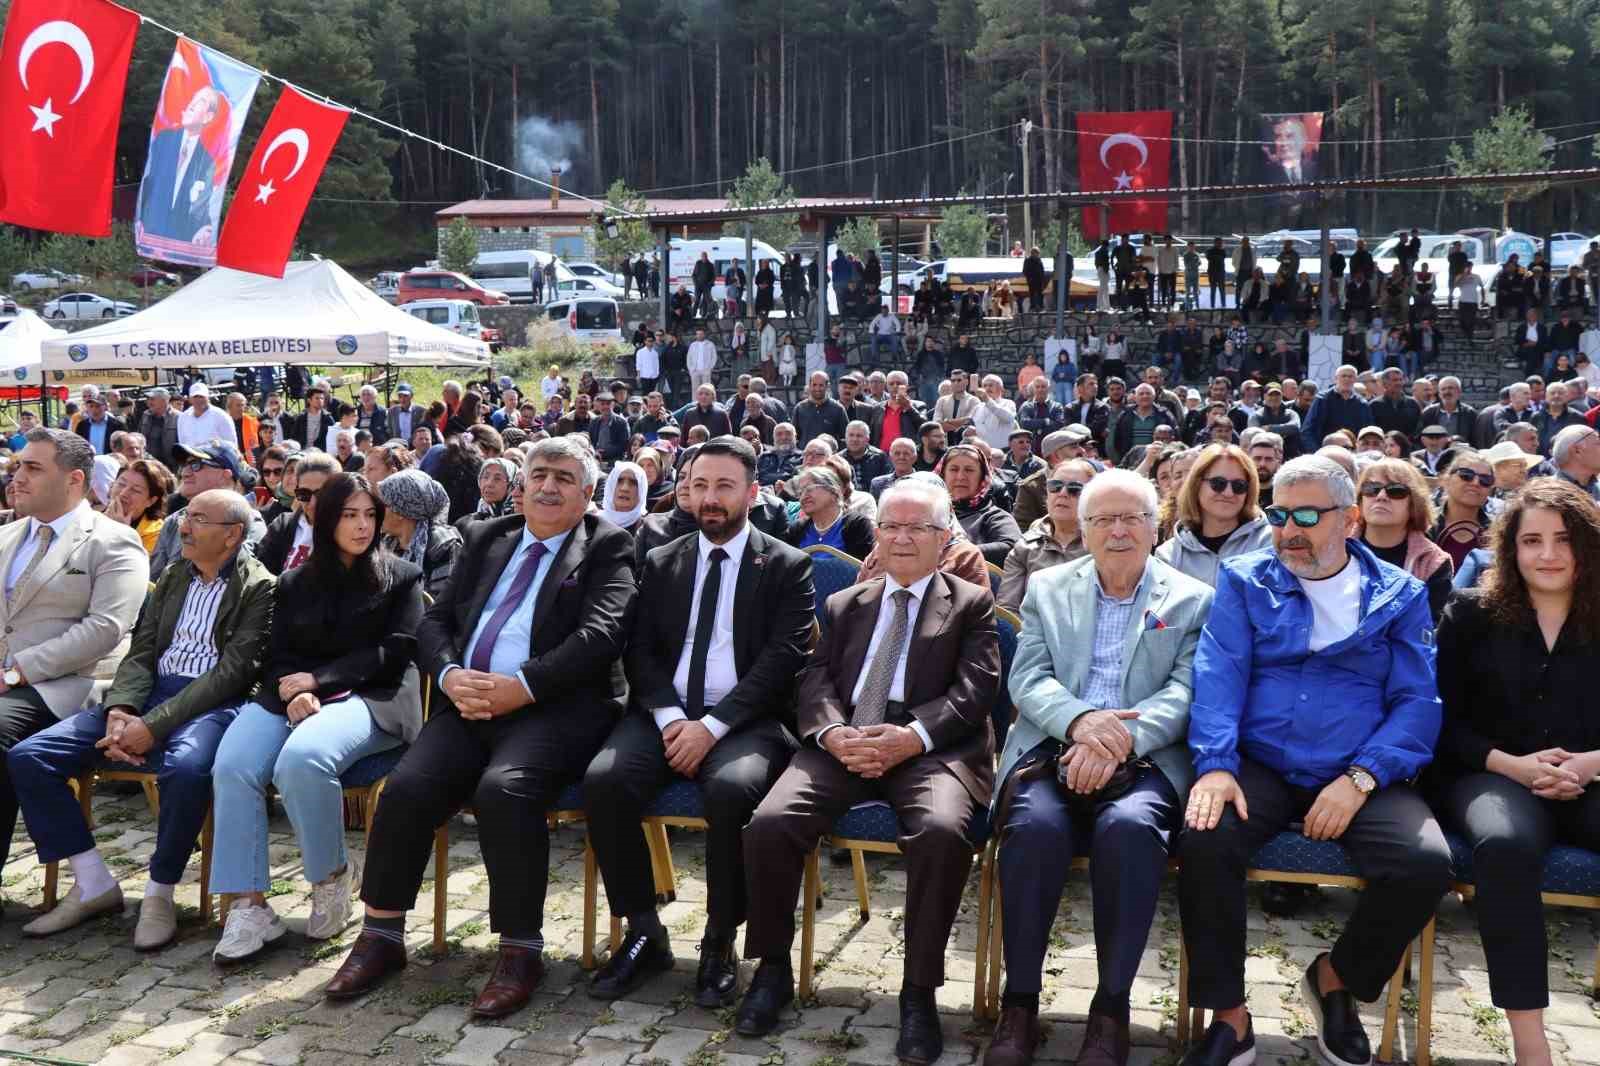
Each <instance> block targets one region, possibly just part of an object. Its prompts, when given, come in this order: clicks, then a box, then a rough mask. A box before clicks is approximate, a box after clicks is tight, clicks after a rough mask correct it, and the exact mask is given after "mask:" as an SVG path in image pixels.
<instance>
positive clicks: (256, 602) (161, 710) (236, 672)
mask: <svg viewBox="0 0 1600 1066" xmlns="http://www.w3.org/2000/svg"><path fill="white" fill-rule="evenodd" d="M193 574H194V571H193V569H192V568H191V567H190V566H189V565H188V564H187V562H185V561H183V560H179V562H178V563H177V564H176V565H173V566H169V567H167V569H166V570H165V572H163V573H162V575H161V579H160V580H159V581H157V582H156V585H155V588H154V589H152V590H151V592H150V595H149V596H148V597H147V598H146V599H145V604H144V610H143V611H141V612H140V614H139V622H138V625H137V626H136V627H135V628H134V631H133V643H132V645H131V646H130V647H129V648H128V654H127V656H126V657H125V658H124V659H123V660H122V665H120V666H118V667H117V676H116V679H115V680H113V681H112V682H111V690H110V691H109V692H107V693H106V697H105V703H104V705H105V706H106V707H120V706H127V707H132V708H134V710H135V712H138V711H139V710H142V709H143V707H144V704H145V701H146V700H147V699H149V698H150V693H151V691H152V690H153V689H154V688H155V680H156V672H157V663H158V662H160V659H161V656H162V654H163V653H164V652H165V651H166V649H167V646H168V645H170V644H171V643H172V632H173V630H174V629H176V628H177V625H178V616H179V615H180V614H182V613H183V601H184V598H185V597H186V596H187V595H188V594H189V584H190V582H191V581H192V580H193ZM276 581H277V579H276V578H274V577H273V576H272V574H271V572H269V571H268V570H267V568H266V567H264V566H262V565H261V564H260V563H259V562H257V561H256V558H255V556H253V555H251V554H250V553H249V552H243V551H242V552H240V553H238V555H236V556H235V557H234V561H233V572H232V573H231V574H230V575H229V576H228V588H227V590H226V591H225V592H224V593H223V594H222V604H221V606H219V607H218V608H217V623H216V630H215V636H216V642H217V648H218V649H219V650H220V651H221V658H219V659H218V660H217V665H216V666H214V667H212V668H211V669H210V670H208V671H207V672H206V673H205V674H204V675H203V676H201V677H198V678H196V679H195V680H194V681H192V682H190V684H189V685H188V687H186V688H185V689H184V690H183V691H182V692H180V693H178V694H177V695H176V696H174V697H172V698H171V699H170V700H167V701H166V702H165V703H162V704H160V705H159V706H156V707H153V708H151V709H150V711H148V712H147V713H145V714H144V715H143V719H144V724H145V727H146V728H148V729H149V730H150V733H151V735H152V736H154V737H155V738H156V739H157V740H162V739H164V738H165V737H166V736H167V735H168V734H169V733H171V732H172V731H173V730H174V729H176V728H178V727H179V726H180V725H182V724H183V723H185V722H187V721H189V720H190V719H191V718H194V717H195V716H197V715H200V714H204V713H205V712H206V711H209V710H211V709H212V708H214V707H223V706H226V705H227V704H230V703H234V702H236V701H239V700H242V699H244V698H245V697H246V696H248V695H249V694H250V692H251V691H252V690H253V689H254V688H255V685H256V682H257V681H258V680H260V677H261V659H262V656H263V654H264V653H265V652H266V647H267V638H268V637H269V636H270V634H271V632H272V601H273V586H274V585H275V584H276Z"/></svg>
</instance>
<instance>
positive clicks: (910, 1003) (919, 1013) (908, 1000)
mask: <svg viewBox="0 0 1600 1066" xmlns="http://www.w3.org/2000/svg"><path fill="white" fill-rule="evenodd" d="M894 1053H895V1055H896V1057H898V1058H899V1059H900V1061H902V1062H909V1063H912V1064H913V1066H927V1064H928V1063H930V1062H933V1061H934V1060H935V1059H937V1058H938V1057H939V1056H940V1055H943V1054H944V1031H943V1030H941V1029H940V1028H939V1008H938V1005H937V1004H935V1003H934V1000H933V989H931V988H918V989H910V988H904V989H901V990H900V1039H899V1040H896V1041H895V1044H894Z"/></svg>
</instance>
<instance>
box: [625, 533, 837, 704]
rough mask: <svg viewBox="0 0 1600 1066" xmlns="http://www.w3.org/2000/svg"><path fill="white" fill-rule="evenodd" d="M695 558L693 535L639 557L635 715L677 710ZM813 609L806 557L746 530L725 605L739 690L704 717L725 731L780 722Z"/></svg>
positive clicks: (631, 660) (631, 651) (633, 652)
mask: <svg viewBox="0 0 1600 1066" xmlns="http://www.w3.org/2000/svg"><path fill="white" fill-rule="evenodd" d="M699 553H700V538H699V535H698V534H689V535H687V536H682V537H679V538H678V539H677V540H674V541H672V542H670V543H668V544H664V545H662V546H661V547H659V548H656V549H655V550H654V551H652V552H650V553H649V554H648V555H646V556H645V561H644V570H643V572H641V573H640V575H639V592H640V595H639V611H638V615H637V617H636V618H635V620H634V627H633V638H632V641H631V642H630V644H629V646H628V682H629V685H630V686H631V688H632V692H633V705H634V706H635V707H636V708H637V709H638V710H639V711H640V712H641V713H646V714H647V713H649V712H650V711H651V710H653V709H655V708H659V707H676V706H678V705H679V704H681V703H682V701H681V700H679V699H678V693H677V690H676V689H675V688H674V687H673V684H672V675H673V674H674V673H675V672H676V671H677V669H678V657H679V655H681V654H682V652H683V647H684V645H685V643H687V642H688V640H689V639H690V633H689V611H690V604H691V602H692V601H693V598H694V578H695V570H696V568H697V567H698V566H699V564H700V554H699ZM815 610H816V587H815V585H814V584H813V583H812V579H811V556H809V555H807V554H806V553H805V552H802V551H799V550H797V549H795V548H791V547H789V546H788V545H787V544H785V543H783V542H782V541H780V540H777V539H776V538H774V537H769V536H767V534H765V533H763V532H761V531H760V530H759V529H756V528H754V527H752V528H751V530H750V538H749V540H747V541H746V542H745V550H744V558H743V559H742V560H741V562H740V564H739V581H738V586H737V587H736V588H735V590H734V599H733V633H734V640H733V659H734V668H735V670H736V671H737V672H738V675H739V683H738V684H737V685H735V686H734V687H733V689H732V690H731V691H729V693H728V694H727V695H726V696H724V697H722V699H721V700H720V701H718V703H717V705H716V706H715V707H708V708H706V713H707V714H708V715H710V716H711V717H713V718H715V719H717V721H719V722H721V723H723V724H724V725H726V726H728V727H729V728H730V729H737V728H739V727H740V726H742V725H746V724H748V723H750V722H754V721H757V720H759V719H762V718H769V717H770V718H779V719H787V718H788V716H789V712H790V709H791V702H792V695H793V688H794V680H795V676H796V675H797V674H798V673H799V672H800V668H801V666H803V665H804V664H805V660H806V650H807V648H808V646H809V644H810V640H811V623H812V620H813V617H814V612H815Z"/></svg>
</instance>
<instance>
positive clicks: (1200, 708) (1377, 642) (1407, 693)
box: [1007, 455, 1450, 1066]
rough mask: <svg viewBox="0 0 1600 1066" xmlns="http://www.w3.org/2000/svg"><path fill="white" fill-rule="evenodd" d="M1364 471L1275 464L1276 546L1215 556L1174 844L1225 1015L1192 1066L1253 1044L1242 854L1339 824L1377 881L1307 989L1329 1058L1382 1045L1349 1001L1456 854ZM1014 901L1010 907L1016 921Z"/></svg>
mask: <svg viewBox="0 0 1600 1066" xmlns="http://www.w3.org/2000/svg"><path fill="white" fill-rule="evenodd" d="M1355 504H1356V492H1355V486H1354V484H1353V483H1352V482H1351V479H1350V476H1349V474H1348V473H1346V471H1345V469H1344V468H1343V467H1342V466H1340V465H1339V464H1338V463H1336V462H1334V461H1333V460H1331V459H1328V458H1326V457H1324V456H1315V455H1313V456H1304V457H1302V458H1299V459H1295V460H1293V461H1291V462H1289V463H1286V464H1284V466H1283V468H1282V469H1280V470H1279V471H1278V474H1277V477H1275V478H1274V479H1273V505H1272V506H1271V507H1269V508H1267V511H1266V515H1267V521H1268V522H1269V523H1270V524H1271V525H1272V527H1273V549H1272V550H1270V551H1269V550H1265V549H1263V550H1262V551H1259V552H1254V553H1251V554H1249V555H1245V556H1242V557H1240V558H1238V559H1231V560H1228V561H1227V562H1225V563H1223V565H1222V566H1221V568H1220V569H1219V570H1218V573H1217V586H1216V589H1217V591H1216V599H1215V601H1214V603H1213V612H1212V616H1211V617H1212V618H1213V619H1214V620H1215V621H1216V624H1215V625H1212V624H1210V623H1207V625H1206V627H1205V630H1204V632H1203V633H1202V634H1201V637H1200V647H1199V650H1198V652H1197V653H1196V655H1195V661H1194V703H1193V706H1192V707H1191V709H1190V714H1189V748H1190V751H1191V753H1192V755H1193V757H1194V770H1195V773H1196V774H1197V775H1198V778H1197V780H1196V781H1195V784H1194V787H1193V789H1191V791H1190V793H1189V801H1188V805H1187V808H1186V812H1185V822H1186V824H1187V826H1188V831H1187V832H1186V833H1185V834H1184V836H1183V839H1182V843H1181V846H1180V849H1179V852H1180V856H1181V859H1182V872H1181V874H1180V876H1179V903H1180V906H1181V908H1182V915H1183V935H1184V939H1185V941H1186V943H1187V945H1188V949H1189V960H1190V969H1189V998H1190V1000H1191V1001H1192V1002H1193V1004H1194V1005H1195V1006H1197V1007H1203V1008H1207V1009H1210V1010H1212V1011H1215V1012H1216V1020H1215V1021H1214V1022H1213V1024H1212V1025H1211V1028H1210V1029H1209V1030H1207V1032H1206V1035H1205V1038H1204V1040H1203V1041H1202V1042H1201V1043H1200V1044H1198V1045H1197V1046H1196V1047H1195V1048H1194V1049H1193V1050H1191V1051H1190V1052H1189V1053H1188V1055H1186V1056H1185V1058H1184V1064H1185V1066H1228V1064H1230V1063H1235V1062H1241V1061H1246V1060H1247V1057H1250V1056H1252V1055H1253V1053H1254V1050H1255V1033H1254V1030H1253V1027H1252V1025H1251V1021H1250V1013H1249V1010H1248V1008H1247V1006H1246V1004H1245V990H1244V970H1245V905H1246V904H1245V870H1246V868H1247V867H1248V866H1249V864H1250V859H1251V856H1253V855H1254V854H1255V852H1256V851H1257V850H1258V849H1259V848H1260V847H1261V846H1262V845H1263V844H1265V843H1266V842H1267V841H1269V840H1271V839H1272V837H1273V836H1275V835H1276V834H1277V833H1279V832H1280V831H1282V830H1284V829H1286V828H1288V827H1289V826H1291V825H1292V824H1299V825H1300V826H1301V828H1300V829H1299V832H1301V833H1302V834H1303V835H1304V836H1305V837H1306V838H1307V839H1308V840H1313V841H1326V840H1337V841H1338V842H1339V843H1341V844H1342V845H1343V846H1344V847H1345V848H1346V849H1347V850H1348V852H1349V853H1350V857H1351V860H1352V861H1353V862H1354V863H1355V865H1356V868H1357V869H1358V870H1360V872H1361V875H1362V877H1364V878H1365V879H1366V882H1367V885H1366V888H1365V889H1363V890H1362V892H1361V894H1360V897H1359V899H1358V902H1357V903H1356V908H1355V912H1354V913H1353V914H1352V915H1351V916H1350V920H1349V921H1348V922H1347V923H1345V928H1344V930H1343V932H1342V933H1341V934H1340V936H1339V938H1338V940H1337V941H1336V942H1335V943H1334V945H1333V950H1332V951H1331V952H1329V953H1323V954H1320V955H1318V956H1317V958H1316V959H1315V960H1314V961H1313V962H1312V963H1311V965H1310V966H1309V967H1307V969H1306V971H1305V975H1304V978H1303V979H1302V982H1301V989H1300V996H1301V999H1302V1001H1303V1002H1304V1004H1305V1006H1306V1008H1307V1009H1308V1011H1309V1012H1310V1014H1311V1016H1312V1017H1313V1019H1315V1023H1316V1029H1317V1046H1318V1049H1319V1050H1320V1051H1321V1054H1322V1057H1323V1059H1324V1060H1325V1061H1326V1062H1328V1063H1329V1064H1330V1066H1366V1064H1367V1063H1369V1062H1371V1061H1372V1052H1371V1047H1370V1045H1369V1043H1368V1039H1367V1033H1366V1031H1365V1030H1364V1029H1363V1028H1362V1025H1361V1016H1360V1014H1359V1012H1358V1008H1357V1001H1358V1000H1360V1001H1363V1002H1371V1001H1373V1000H1375V999H1377V998H1378V996H1379V994H1380V993H1381V992H1382V991H1383V986H1384V984H1385V983H1386V982H1387V981H1388V979H1389V976H1390V975H1391V974H1393V973H1394V971H1395V967H1396V965H1397V964H1398V963H1399V961H1400V957H1401V955H1402V953H1404V952H1405V951H1406V950H1408V947H1409V945H1410V943H1411V940H1412V938H1414V937H1415V936H1416V935H1417V934H1418V933H1420V932H1421V931H1422V928H1423V926H1425V925H1426V924H1427V923H1428V921H1429V919H1430V918H1432V917H1433V912H1434V909H1435V907H1437V906H1438V903H1439V897H1440V896H1442V895H1443V894H1444V890H1445V887H1446V885H1447V884H1448V883H1449V879H1450V851H1449V848H1448V846H1447V845H1446V844H1445V840H1444V834H1443V832H1442V831H1441V830H1440V828H1439V823H1438V821H1437V819H1436V818H1435V817H1434V815H1433V813H1432V812H1431V811H1430V810H1429V809H1428V805H1427V803H1425V802H1424V801H1423V799H1422V798H1421V796H1419V795H1418V794H1417V792H1416V791H1415V790H1414V789H1413V788H1412V786H1411V785H1410V784H1409V783H1408V782H1409V781H1410V780H1411V779H1412V778H1413V777H1415V776H1416V774H1417V773H1418V771H1420V770H1421V769H1422V768H1423V767H1424V766H1426V765H1427V764H1428V763H1429V762H1431V761H1432V759H1433V750H1434V745H1435V743H1436V742H1437V741H1438V737H1439V726H1440V705H1439V692H1438V686H1437V684H1436V681H1435V662H1434V656H1435V648H1434V633H1433V619H1432V616H1431V615H1430V613H1429V609H1428V596H1427V591H1426V590H1425V588H1424V587H1423V584H1422V582H1420V581H1418V580H1417V579H1416V578H1414V577H1411V576H1410V575H1409V574H1407V573H1406V572H1405V571H1403V570H1400V569H1399V568H1397V567H1393V566H1390V565H1389V564H1388V563H1385V562H1382V561H1381V560H1379V559H1378V557H1377V556H1376V555H1374V554H1373V553H1372V551H1371V549H1369V548H1368V547H1366V546H1365V545H1364V544H1362V542H1361V541H1360V540H1359V539H1357V538H1356V537H1355V536H1354V531H1355V529H1356V520H1357V518H1358V516H1359V514H1360V512H1359V511H1358V510H1357V508H1356V505H1355ZM1009 920H1010V913H1009V911H1008V912H1007V921H1008V922H1009Z"/></svg>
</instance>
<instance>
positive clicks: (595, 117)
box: [589, 56, 606, 182]
mask: <svg viewBox="0 0 1600 1066" xmlns="http://www.w3.org/2000/svg"><path fill="white" fill-rule="evenodd" d="M589 141H590V143H591V144H592V145H593V148H592V152H593V154H592V155H591V156H590V158H591V159H593V160H594V178H595V181H596V182H599V180H600V178H601V175H603V174H605V172H606V163H605V159H604V157H603V156H601V154H600V79H599V78H598V77H597V76H596V75H595V69H594V57H593V56H590V57H589Z"/></svg>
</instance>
